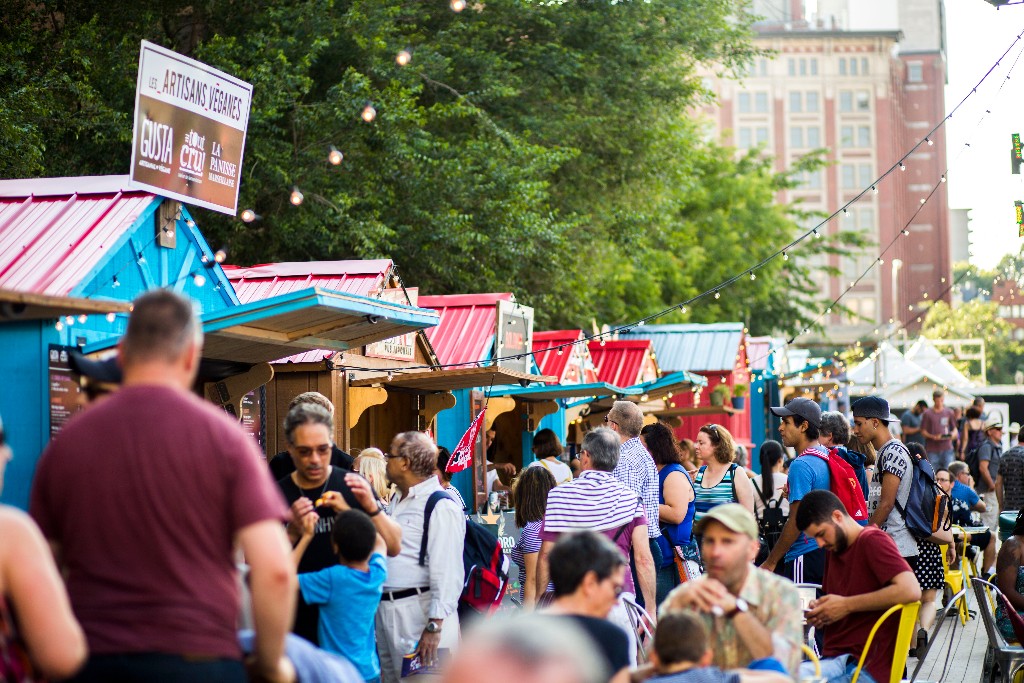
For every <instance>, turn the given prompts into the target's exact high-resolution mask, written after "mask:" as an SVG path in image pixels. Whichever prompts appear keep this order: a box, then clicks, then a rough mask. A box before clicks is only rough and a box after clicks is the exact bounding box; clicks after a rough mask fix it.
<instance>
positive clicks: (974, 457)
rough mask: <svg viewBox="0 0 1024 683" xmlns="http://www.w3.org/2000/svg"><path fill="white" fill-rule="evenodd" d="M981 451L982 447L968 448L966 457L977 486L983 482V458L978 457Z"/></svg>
mask: <svg viewBox="0 0 1024 683" xmlns="http://www.w3.org/2000/svg"><path fill="white" fill-rule="evenodd" d="M979 450H981V445H978V446H975V447H974V448H968V449H967V454H966V455H965V456H964V462H965V463H967V469H968V471H969V472H970V473H971V478H973V479H974V485H975V486H977V485H978V482H980V481H982V478H981V458H979V457H978V451H979Z"/></svg>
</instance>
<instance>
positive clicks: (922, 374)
mask: <svg viewBox="0 0 1024 683" xmlns="http://www.w3.org/2000/svg"><path fill="white" fill-rule="evenodd" d="M928 346H929V347H930V348H931V350H932V351H934V352H935V353H936V354H938V355H939V357H940V359H941V360H942V361H943V362H945V364H946V365H948V366H949V368H948V370H952V372H953V373H955V374H956V375H957V376H959V378H960V379H959V381H951V380H955V379H956V378H955V377H954V376H953V375H951V374H947V373H948V370H945V369H944V368H943V367H942V364H941V363H935V362H934V360H933V361H932V362H931V364H930V367H928V368H926V367H922V366H921V365H919V364H918V363H916V362H914V361H913V360H910V359H908V358H907V357H905V356H904V355H903V354H902V353H900V352H899V350H898V349H896V348H895V347H894V346H893V345H892V344H890V343H888V342H886V341H883V342H882V343H881V344H879V346H878V349H877V350H876V351H875V352H874V353H872V354H871V355H870V356H868V357H867V358H865V359H864V360H863V361H861V362H860V363H858V364H857V365H856V366H854V367H853V368H852V369H851V370H850V371H849V372H848V373H847V378H848V379H849V381H850V395H851V396H867V395H869V394H877V395H879V396H882V397H884V398H885V399H886V400H888V401H889V406H890V407H891V408H892V409H893V410H899V409H905V408H910V407H911V406H913V405H914V404H915V403H917V402H918V401H919V400H922V399H923V400H925V401H929V402H931V397H932V392H933V391H935V390H936V389H945V390H946V394H947V395H946V405H947V406H949V407H951V408H953V407H957V406H960V407H964V406H967V405H970V403H971V401H973V400H974V396H973V395H972V394H971V393H970V392H969V391H967V390H966V389H967V387H969V386H970V382H969V381H967V379H966V378H965V377H964V376H963V375H961V374H960V373H959V372H957V371H956V368H954V367H953V366H952V365H950V364H949V362H948V361H946V360H945V359H944V358H941V354H939V353H938V350H937V349H935V347H934V346H933V345H931V344H930V343H928ZM916 347H917V345H916V344H915V348H916ZM918 353H919V354H923V356H920V357H923V358H924V359H925V360H927V359H928V358H929V355H930V352H928V350H927V349H925V348H924V345H922V349H920V350H919V351H918ZM932 368H937V369H938V370H940V371H944V372H943V374H945V375H946V376H942V375H940V374H939V373H938V372H936V371H935V370H933V369H932Z"/></svg>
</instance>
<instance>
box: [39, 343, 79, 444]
mask: <svg viewBox="0 0 1024 683" xmlns="http://www.w3.org/2000/svg"><path fill="white" fill-rule="evenodd" d="M71 349H72V347H70V346H58V345H57V344H50V348H49V354H48V359H49V362H48V370H49V372H48V377H49V385H50V438H53V437H54V436H56V435H57V433H58V432H60V430H61V429H63V428H64V425H65V424H67V422H68V420H70V419H71V418H72V417H73V416H74V414H75V413H77V412H78V411H80V410H81V409H82V407H83V406H84V405H85V397H84V396H82V388H81V387H80V386H79V384H78V379H77V378H76V376H75V373H74V372H72V371H71V364H70V363H69V361H68V352H69V351H71Z"/></svg>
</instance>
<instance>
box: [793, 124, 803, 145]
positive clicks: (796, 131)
mask: <svg viewBox="0 0 1024 683" xmlns="http://www.w3.org/2000/svg"><path fill="white" fill-rule="evenodd" d="M789 146H790V147H792V148H794V149H802V148H803V146H804V129H803V128H801V127H800V126H792V127H790V129H789Z"/></svg>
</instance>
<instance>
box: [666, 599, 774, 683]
mask: <svg viewBox="0 0 1024 683" xmlns="http://www.w3.org/2000/svg"><path fill="white" fill-rule="evenodd" d="M711 657H712V652H711V648H710V647H709V646H708V632H707V630H706V629H705V628H704V624H703V623H702V622H701V620H700V619H698V618H697V616H696V615H694V614H690V613H689V612H671V613H669V614H666V615H664V616H663V617H662V618H661V620H660V621H659V622H658V630H657V632H656V633H655V634H654V652H652V653H651V663H652V664H654V670H655V671H656V674H655V675H654V676H653V677H651V678H649V679H647V680H648V681H649V683H784V682H786V681H791V680H792V679H791V678H789V677H788V676H786V675H785V674H782V673H779V672H776V671H769V670H762V671H754V670H751V669H736V670H734V671H722V670H721V669H719V668H718V667H717V666H710V664H711ZM780 666H781V665H780Z"/></svg>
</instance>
